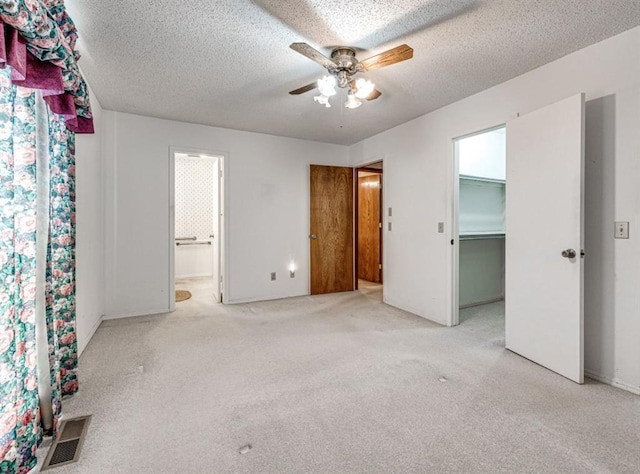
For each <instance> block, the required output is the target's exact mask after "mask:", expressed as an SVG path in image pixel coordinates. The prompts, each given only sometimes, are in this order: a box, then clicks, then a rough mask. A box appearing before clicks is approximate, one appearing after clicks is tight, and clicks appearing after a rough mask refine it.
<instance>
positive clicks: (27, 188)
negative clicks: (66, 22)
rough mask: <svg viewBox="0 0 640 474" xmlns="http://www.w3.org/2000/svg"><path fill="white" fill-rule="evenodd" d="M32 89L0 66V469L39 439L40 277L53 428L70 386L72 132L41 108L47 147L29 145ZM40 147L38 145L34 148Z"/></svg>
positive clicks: (22, 469) (28, 461)
mask: <svg viewBox="0 0 640 474" xmlns="http://www.w3.org/2000/svg"><path fill="white" fill-rule="evenodd" d="M37 110H38V109H37V107H36V93H35V91H34V90H32V89H27V88H22V87H16V86H15V85H13V84H12V83H11V71H9V70H4V71H0V383H1V388H0V472H2V473H26V472H28V471H29V470H30V469H31V468H33V467H34V466H35V464H36V458H35V452H36V449H37V447H38V445H39V444H40V441H41V440H42V436H43V433H42V427H41V425H40V406H39V397H38V378H37V372H36V371H37V367H36V360H37V353H36V325H37V324H36V316H37V313H36V311H35V303H36V288H37V286H38V285H41V284H44V285H45V300H46V304H45V319H46V327H47V340H48V353H49V369H50V375H51V405H52V410H53V414H54V419H53V426H54V434H55V429H56V427H57V424H58V419H59V416H60V414H61V400H62V398H63V397H64V396H66V395H72V394H73V393H75V392H76V391H77V389H78V383H77V375H76V370H77V343H76V329H75V150H74V144H75V134H74V132H72V131H70V130H68V128H67V127H66V124H65V119H64V117H62V116H59V115H56V114H51V113H47V112H46V109H45V113H47V117H46V122H47V125H48V145H49V146H48V150H46V149H45V150H46V152H45V153H40V154H38V152H37V150H38V149H39V148H38V147H37V135H36V123H37ZM40 149H41V148H40ZM42 160H45V162H47V165H48V175H49V182H48V186H45V187H44V188H45V189H48V193H49V195H48V201H49V206H48V208H49V215H48V216H38V215H37V212H36V201H37V193H38V183H37V182H36V181H37V177H38V174H37V166H36V165H37V163H38V162H40V163H42ZM42 217H44V218H46V220H47V221H48V223H49V226H48V231H47V232H46V234H47V235H46V236H44V237H45V238H46V239H47V258H46V260H47V261H46V278H45V279H46V281H42V282H39V281H37V278H36V239H37V238H38V239H40V238H42V236H37V235H36V229H37V225H36V224H37V220H38V219H39V218H42Z"/></svg>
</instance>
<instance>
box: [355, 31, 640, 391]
mask: <svg viewBox="0 0 640 474" xmlns="http://www.w3.org/2000/svg"><path fill="white" fill-rule="evenodd" d="M638 51H640V28H635V29H633V30H630V31H628V32H626V33H623V34H621V35H619V36H616V37H613V38H610V39H608V40H606V41H603V42H601V43H598V44H595V45H593V46H590V47H588V48H585V49H583V50H580V51H578V52H575V53H573V54H571V55H568V56H566V57H564V58H562V59H560V60H557V61H555V62H553V63H550V64H547V65H545V66H543V67H540V68H538V69H535V70H533V71H531V72H529V73H527V74H524V75H522V76H519V77H517V78H515V79H513V80H510V81H508V82H506V83H504V84H501V85H499V86H496V87H494V88H491V89H488V90H486V91H484V92H481V93H479V94H476V95H474V96H471V97H469V98H466V99H464V100H461V101H459V102H456V103H454V104H451V105H449V106H447V107H444V108H442V109H439V110H437V111H435V112H433V113H431V114H428V115H424V116H422V117H419V118H417V119H415V120H413V121H411V122H408V123H406V124H403V125H401V126H398V127H396V128H394V129H391V130H388V131H386V132H383V133H381V134H379V135H376V136H374V137H371V138H369V139H367V140H364V141H363V142H360V143H358V144H356V145H354V146H353V147H351V152H350V155H351V157H350V162H351V164H352V165H354V166H358V165H360V164H363V163H367V162H370V161H372V160H373V159H375V157H378V156H380V155H381V154H382V155H384V157H385V164H384V166H385V175H384V176H385V184H386V196H385V199H386V205H387V206H392V207H393V217H391V218H387V219H389V220H392V221H393V231H391V232H388V231H387V232H386V233H385V244H386V247H385V251H386V255H387V259H386V271H385V287H384V298H385V301H387V302H388V303H390V304H393V305H394V306H398V307H400V308H404V309H407V310H409V311H412V312H414V313H416V314H419V315H421V316H423V317H425V318H429V319H432V320H434V321H437V322H440V323H442V324H446V323H447V322H448V320H449V317H450V314H451V311H452V303H453V302H452V298H451V286H452V282H451V271H452V268H451V267H452V265H451V260H452V256H451V252H452V250H451V248H452V246H451V245H450V242H449V241H450V239H451V238H453V237H454V236H452V235H451V222H452V176H453V171H452V162H453V146H452V140H453V139H454V138H455V137H459V136H463V135H466V134H470V133H474V132H477V131H480V130H483V129H486V128H490V127H493V126H497V125H500V124H503V123H505V122H506V121H507V120H509V119H510V118H513V117H515V116H516V114H517V113H521V114H524V113H527V112H530V111H533V110H535V109H537V108H540V107H543V106H545V105H547V104H550V103H553V102H556V101H558V100H561V99H564V98H566V97H569V96H571V95H573V94H576V93H579V92H585V93H586V97H587V101H588V104H587V111H588V112H589V111H591V113H587V130H588V132H589V134H590V135H591V137H590V138H589V137H588V138H587V158H588V161H589V160H590V161H591V164H589V165H588V166H587V177H586V179H587V186H588V188H587V201H586V204H587V209H586V212H587V216H586V241H587V245H586V252H587V256H586V259H585V268H586V282H585V286H586V291H585V296H586V298H585V352H586V353H585V359H586V360H585V366H586V369H587V372H588V373H589V374H591V375H593V376H597V377H598V378H600V379H601V380H606V381H609V382H612V383H614V384H617V385H619V386H622V387H625V388H627V389H630V390H632V391H636V392H640V350H638V347H639V345H638V335H639V334H640V317H638V308H640V291H639V289H640V234H635V233H634V232H633V230H632V231H631V238H630V239H629V240H615V241H614V240H613V222H614V221H615V220H625V221H630V228H631V229H640V220H639V217H640V216H639V213H640V195H639V193H640V186H638V183H639V182H640V169H639V168H640V133H639V131H640V55H639V53H638ZM606 97H610V99H609V101H608V102H606V103H604V104H602V103H601V102H602V100H603V98H606ZM599 198H600V199H599ZM385 215H386V214H385ZM438 221H443V222H445V223H446V232H445V233H444V234H439V233H438V232H437V223H438ZM385 228H386V225H385ZM638 232H640V231H638Z"/></svg>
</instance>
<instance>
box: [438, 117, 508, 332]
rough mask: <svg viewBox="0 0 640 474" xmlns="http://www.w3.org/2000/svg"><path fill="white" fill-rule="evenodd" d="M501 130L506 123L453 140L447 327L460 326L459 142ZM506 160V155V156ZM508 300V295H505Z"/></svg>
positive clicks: (451, 153) (450, 183)
mask: <svg viewBox="0 0 640 474" xmlns="http://www.w3.org/2000/svg"><path fill="white" fill-rule="evenodd" d="M501 128H504V129H506V128H507V124H506V122H504V123H501V124H498V125H492V126H490V127H487V128H483V129H481V130H478V131H475V132H470V133H465V134H463V135H458V136H456V137H453V138H452V139H451V145H450V146H451V152H450V156H453V160H452V161H451V163H452V166H451V171H450V175H449V176H450V180H449V185H450V188H449V190H450V195H451V199H450V200H449V202H451V235H450V242H451V245H450V247H451V258H450V261H451V280H450V284H451V291H450V294H451V311H449V314H447V326H457V325H459V324H460V241H459V224H460V222H459V215H460V209H459V205H460V163H459V160H458V142H459V141H460V140H462V139H464V138H470V137H475V136H476V135H482V134H484V133H488V132H492V131H494V130H499V129H501ZM505 160H506V155H505ZM505 299H506V295H505Z"/></svg>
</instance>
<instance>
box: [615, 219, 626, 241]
mask: <svg viewBox="0 0 640 474" xmlns="http://www.w3.org/2000/svg"><path fill="white" fill-rule="evenodd" d="M615 238H616V239H628V238H629V223H628V222H616V228H615Z"/></svg>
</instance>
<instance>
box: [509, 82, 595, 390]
mask: <svg viewBox="0 0 640 474" xmlns="http://www.w3.org/2000/svg"><path fill="white" fill-rule="evenodd" d="M583 171H584V95H583V94H580V95H577V96H574V97H570V98H568V99H565V100H562V101H560V102H557V103H555V104H552V105H549V106H547V107H544V108H542V109H539V110H537V111H535V112H532V113H529V114H526V115H524V116H522V117H519V118H516V119H514V120H511V121H509V122H508V123H507V187H506V264H505V273H506V276H505V295H506V301H505V314H506V316H505V317H506V320H505V326H506V327H505V339H506V347H507V349H509V350H511V351H513V352H516V353H517V354H520V355H522V356H524V357H526V358H527V359H530V360H532V361H533V362H536V363H538V364H540V365H542V366H544V367H547V368H548V369H551V370H553V371H554V372H557V373H559V374H560V375H563V376H565V377H567V378H569V379H571V380H573V381H575V382H578V383H583V380H584V375H583V372H584V348H583V327H584V325H583V304H582V301H583V260H582V258H581V251H582V249H583V248H584V246H583V245H584V238H583V215H584V212H583V209H584V205H583V189H584V177H583V176H584V173H583ZM572 251H573V252H572ZM563 252H564V254H563ZM573 253H575V255H574V256H573V257H572V255H573Z"/></svg>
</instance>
